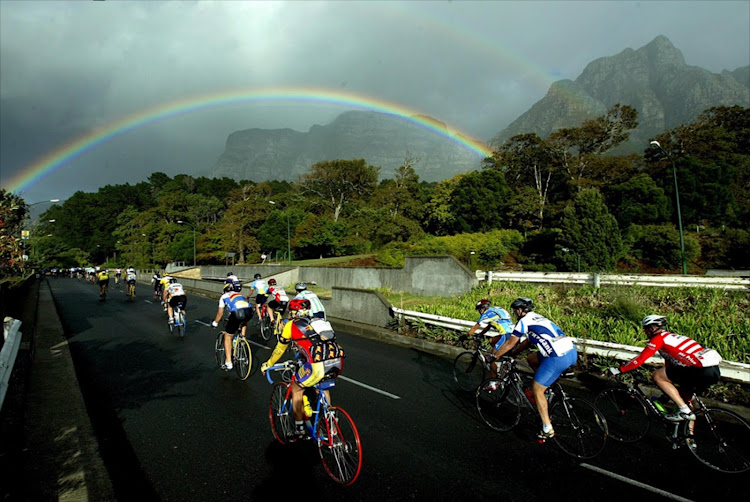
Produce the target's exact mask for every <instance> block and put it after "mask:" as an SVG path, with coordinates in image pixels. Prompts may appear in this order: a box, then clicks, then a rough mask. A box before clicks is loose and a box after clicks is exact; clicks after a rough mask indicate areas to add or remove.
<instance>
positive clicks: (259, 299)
mask: <svg viewBox="0 0 750 502" xmlns="http://www.w3.org/2000/svg"><path fill="white" fill-rule="evenodd" d="M266 300H268V295H258V296H256V297H255V303H256V304H258V305H263V304H264V303H266Z"/></svg>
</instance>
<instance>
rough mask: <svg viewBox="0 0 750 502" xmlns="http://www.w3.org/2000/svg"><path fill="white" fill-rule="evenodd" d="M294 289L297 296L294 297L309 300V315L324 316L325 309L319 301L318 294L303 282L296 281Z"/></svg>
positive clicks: (323, 317)
mask: <svg viewBox="0 0 750 502" xmlns="http://www.w3.org/2000/svg"><path fill="white" fill-rule="evenodd" d="M294 289H295V291H297V296H295V298H296V299H298V300H310V305H311V315H312V316H313V317H317V318H319V319H325V318H326V309H325V307H324V306H323V302H321V301H320V298H318V295H316V294H315V293H314V292H312V291H309V290H308V289H307V284H305V283H304V282H298V283H297V284H295V286H294Z"/></svg>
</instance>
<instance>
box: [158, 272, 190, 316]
mask: <svg viewBox="0 0 750 502" xmlns="http://www.w3.org/2000/svg"><path fill="white" fill-rule="evenodd" d="M168 279H169V283H168V284H167V287H166V288H165V289H164V296H163V300H164V304H165V305H166V308H167V316H169V320H168V321H167V322H168V323H169V324H174V310H173V309H174V308H175V307H176V306H177V305H179V306H180V308H181V309H182V310H185V307H186V306H187V294H185V288H183V287H182V284H180V283H179V282H177V279H175V278H174V277H169V278H168Z"/></svg>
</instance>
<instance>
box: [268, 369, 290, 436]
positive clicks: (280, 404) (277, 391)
mask: <svg viewBox="0 0 750 502" xmlns="http://www.w3.org/2000/svg"><path fill="white" fill-rule="evenodd" d="M288 389H289V384H288V383H282V382H278V383H276V384H274V386H273V389H272V390H271V402H270V404H269V406H268V419H269V420H270V421H271V432H273V437H274V438H276V441H278V442H279V443H281V444H289V443H291V442H292V441H294V416H293V414H292V401H291V396H290V397H289V400H287V397H286V395H287V390H288Z"/></svg>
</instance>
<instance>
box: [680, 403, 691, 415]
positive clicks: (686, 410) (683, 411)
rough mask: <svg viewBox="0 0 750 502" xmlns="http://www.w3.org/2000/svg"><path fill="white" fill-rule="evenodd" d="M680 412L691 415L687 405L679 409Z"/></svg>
mask: <svg viewBox="0 0 750 502" xmlns="http://www.w3.org/2000/svg"><path fill="white" fill-rule="evenodd" d="M680 412H681V413H684V414H686V415H689V414H690V413H691V411H690V407H689V406H688V405H685V406H683V407H681V408H680Z"/></svg>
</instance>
